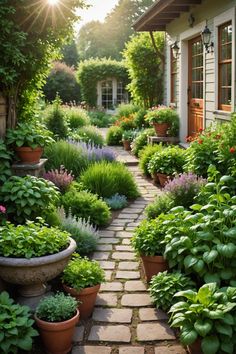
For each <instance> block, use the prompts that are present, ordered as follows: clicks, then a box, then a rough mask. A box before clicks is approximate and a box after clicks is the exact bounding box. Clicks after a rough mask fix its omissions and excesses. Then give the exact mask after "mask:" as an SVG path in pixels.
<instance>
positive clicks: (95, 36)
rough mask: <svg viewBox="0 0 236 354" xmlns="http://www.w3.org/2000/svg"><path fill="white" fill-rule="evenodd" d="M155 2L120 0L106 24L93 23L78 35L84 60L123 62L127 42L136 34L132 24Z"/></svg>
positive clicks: (80, 52) (87, 25)
mask: <svg viewBox="0 0 236 354" xmlns="http://www.w3.org/2000/svg"><path fill="white" fill-rule="evenodd" d="M153 2H154V0H119V2H118V4H117V5H116V6H115V8H114V9H113V10H112V11H111V12H110V13H109V14H108V15H107V17H106V19H105V21H104V23H101V22H99V21H92V22H89V23H87V24H86V25H84V26H83V27H82V28H81V30H80V32H79V35H78V51H79V56H80V58H81V59H82V60H84V59H89V58H91V57H93V58H96V57H98V58H103V57H107V58H112V59H116V60H121V59H122V55H121V51H122V50H123V49H124V46H125V42H127V41H128V40H129V37H130V36H131V35H132V34H133V33H134V30H133V29H132V24H133V23H134V21H135V20H136V19H137V18H138V17H139V16H140V15H141V14H142V13H143V12H144V11H145V10H146V9H147V8H148V7H149V6H150V5H151V4H152V3H153Z"/></svg>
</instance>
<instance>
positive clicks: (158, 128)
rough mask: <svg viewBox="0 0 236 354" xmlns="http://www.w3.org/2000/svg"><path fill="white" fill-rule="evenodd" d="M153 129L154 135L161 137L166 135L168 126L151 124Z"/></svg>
mask: <svg viewBox="0 0 236 354" xmlns="http://www.w3.org/2000/svg"><path fill="white" fill-rule="evenodd" d="M153 127H154V129H155V132H156V135H157V136H160V137H162V136H166V135H167V130H168V129H169V128H170V124H169V123H155V122H153Z"/></svg>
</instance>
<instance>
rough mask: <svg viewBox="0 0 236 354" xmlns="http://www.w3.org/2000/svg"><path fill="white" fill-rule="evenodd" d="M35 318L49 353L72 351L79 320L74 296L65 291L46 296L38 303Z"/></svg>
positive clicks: (56, 353) (62, 353) (61, 353)
mask: <svg viewBox="0 0 236 354" xmlns="http://www.w3.org/2000/svg"><path fill="white" fill-rule="evenodd" d="M34 318H35V321H36V324H37V326H38V328H39V332H40V335H41V337H42V341H43V344H44V346H45V348H46V351H47V353H50V354H58V353H60V354H67V353H69V352H70V350H71V347H72V338H73V334H74V329H75V326H76V324H77V323H78V321H79V310H78V309H77V301H76V300H75V299H74V298H73V297H71V296H70V295H65V294H63V293H57V294H56V295H54V296H48V297H45V298H44V299H42V300H41V301H40V303H39V304H38V306H37V309H36V312H35V316H34Z"/></svg>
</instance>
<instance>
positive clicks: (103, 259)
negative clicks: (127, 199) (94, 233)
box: [72, 148, 186, 354]
mask: <svg viewBox="0 0 236 354" xmlns="http://www.w3.org/2000/svg"><path fill="white" fill-rule="evenodd" d="M115 150H116V152H117V154H118V160H119V161H121V162H124V163H126V164H127V165H128V166H129V169H130V171H131V172H132V173H133V174H134V177H135V179H136V182H137V184H138V187H139V190H140V193H141V196H140V197H139V198H138V199H136V200H135V201H134V202H133V203H132V204H130V205H129V206H128V207H127V208H125V209H123V210H122V211H121V213H120V214H119V215H118V217H117V218H116V219H114V220H113V221H112V223H111V224H110V225H109V226H108V227H107V228H106V229H104V230H100V231H99V234H100V239H99V246H98V249H97V251H96V252H95V253H94V256H93V257H94V259H96V260H98V261H99V263H100V264H101V266H102V267H103V268H104V270H105V272H106V280H107V282H106V283H105V284H102V286H101V289H100V292H99V295H98V297H97V301H96V307H95V309H94V312H93V316H92V318H91V319H89V320H88V321H83V322H81V323H80V324H79V326H78V327H77V328H76V332H75V335H74V346H73V350H72V354H184V353H186V351H185V350H184V349H183V348H182V347H181V346H180V345H179V344H178V341H177V340H176V337H175V334H174V332H173V331H172V329H171V328H170V327H169V326H168V324H167V316H166V314H165V313H163V312H162V311H161V310H156V309H155V308H154V306H153V305H152V303H151V299H150V296H149V293H148V291H147V284H146V282H145V280H144V276H143V271H142V268H141V265H140V261H139V259H138V258H137V257H136V255H135V253H134V251H133V250H132V247H131V245H130V238H131V237H132V232H133V230H134V229H135V227H136V226H137V225H138V224H139V223H140V222H141V220H143V218H144V214H143V211H144V208H145V207H146V205H147V204H148V203H150V202H151V201H153V199H154V198H155V196H156V195H157V194H159V193H160V191H159V190H158V189H157V188H156V187H155V186H154V185H153V184H152V183H150V182H148V181H147V180H146V179H145V178H144V177H143V176H142V174H141V172H140V171H139V168H138V167H137V160H136V159H135V158H134V157H133V156H131V155H130V154H129V153H127V152H124V150H123V149H122V148H115Z"/></svg>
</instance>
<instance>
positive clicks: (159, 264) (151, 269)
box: [141, 256, 168, 283]
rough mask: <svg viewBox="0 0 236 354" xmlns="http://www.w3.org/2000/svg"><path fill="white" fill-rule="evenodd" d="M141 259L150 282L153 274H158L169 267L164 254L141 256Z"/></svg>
mask: <svg viewBox="0 0 236 354" xmlns="http://www.w3.org/2000/svg"><path fill="white" fill-rule="evenodd" d="M141 259H142V263H143V268H144V272H145V276H146V279H147V282H148V283H149V282H150V280H151V279H152V276H153V275H156V274H158V273H159V272H164V271H165V270H167V269H168V264H167V261H166V260H165V259H164V257H163V256H141Z"/></svg>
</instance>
